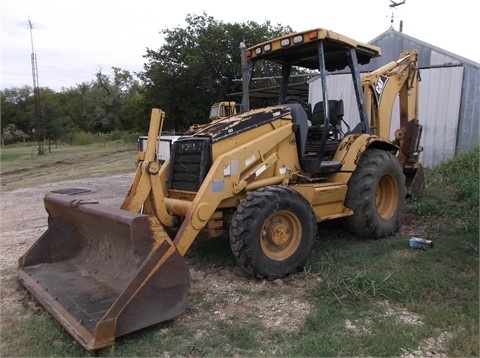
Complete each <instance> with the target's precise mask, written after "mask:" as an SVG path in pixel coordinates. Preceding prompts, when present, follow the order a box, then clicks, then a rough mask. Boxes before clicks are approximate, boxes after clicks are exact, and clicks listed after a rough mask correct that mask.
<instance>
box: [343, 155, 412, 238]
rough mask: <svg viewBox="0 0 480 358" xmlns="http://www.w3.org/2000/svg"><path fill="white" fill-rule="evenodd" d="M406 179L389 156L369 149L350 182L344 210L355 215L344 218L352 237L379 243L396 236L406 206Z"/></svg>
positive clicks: (395, 159) (397, 164)
mask: <svg viewBox="0 0 480 358" xmlns="http://www.w3.org/2000/svg"><path fill="white" fill-rule="evenodd" d="M405 195H406V189H405V176H404V174H403V171H402V168H401V167H400V165H399V163H398V160H397V158H396V157H395V156H394V155H393V154H392V153H390V152H386V151H384V150H380V149H368V150H367V151H366V152H365V153H364V154H363V155H362V158H361V159H360V162H359V163H358V165H357V169H356V170H355V172H354V173H353V175H352V176H351V178H350V180H349V181H348V192H347V197H346V199H345V206H346V207H348V208H350V209H352V210H353V211H354V214H353V216H349V217H346V218H345V223H346V226H347V227H348V229H349V230H351V231H352V232H353V233H355V234H357V235H359V236H361V237H365V238H374V239H379V238H382V237H386V236H390V235H392V234H393V233H395V232H396V231H397V230H398V228H399V225H400V221H401V218H402V210H403V207H404V205H405Z"/></svg>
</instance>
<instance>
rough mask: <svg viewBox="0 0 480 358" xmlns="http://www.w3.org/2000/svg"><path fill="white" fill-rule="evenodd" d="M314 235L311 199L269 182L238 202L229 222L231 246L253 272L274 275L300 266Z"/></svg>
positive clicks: (278, 275) (301, 266)
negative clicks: (268, 184) (271, 184)
mask: <svg viewBox="0 0 480 358" xmlns="http://www.w3.org/2000/svg"><path fill="white" fill-rule="evenodd" d="M316 236H317V223H316V219H315V214H314V212H313V209H312V207H311V205H310V203H309V202H308V201H307V200H306V199H305V198H304V197H303V196H301V195H300V194H299V193H298V192H296V191H294V190H292V189H289V188H287V187H282V186H268V187H265V188H260V189H258V190H256V191H254V192H251V193H250V194H249V195H248V196H247V198H246V199H245V200H244V201H243V202H242V203H240V205H239V206H238V208H237V211H236V212H235V214H234V215H233V218H232V223H231V226H230V247H231V249H232V252H233V254H234V256H235V258H236V259H237V261H238V262H239V264H240V265H241V266H242V267H243V268H244V269H245V271H247V272H248V273H249V274H251V275H252V276H256V277H260V278H267V279H276V278H283V277H285V276H287V275H289V274H292V273H295V272H297V271H298V270H299V269H302V268H303V266H304V265H305V262H306V261H307V259H308V258H309V257H310V255H311V253H312V250H313V246H314V244H315V239H316Z"/></svg>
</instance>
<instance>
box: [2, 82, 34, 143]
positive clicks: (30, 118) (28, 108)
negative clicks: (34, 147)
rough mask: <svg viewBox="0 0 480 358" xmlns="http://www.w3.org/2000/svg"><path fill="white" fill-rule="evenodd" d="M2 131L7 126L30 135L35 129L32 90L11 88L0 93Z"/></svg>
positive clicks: (29, 88) (27, 87) (26, 87)
mask: <svg viewBox="0 0 480 358" xmlns="http://www.w3.org/2000/svg"><path fill="white" fill-rule="evenodd" d="M0 98H1V104H0V108H1V118H2V130H3V129H4V128H5V127H6V126H7V125H9V124H14V125H15V127H16V128H18V129H19V130H21V131H23V132H25V133H27V134H28V135H30V136H31V135H32V133H33V129H34V128H35V112H34V109H35V107H34V102H33V89H32V88H31V87H30V86H24V87H21V88H17V87H13V88H10V89H5V90H3V91H0Z"/></svg>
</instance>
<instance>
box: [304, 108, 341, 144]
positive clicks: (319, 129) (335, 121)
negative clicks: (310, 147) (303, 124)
mask: <svg viewBox="0 0 480 358" xmlns="http://www.w3.org/2000/svg"><path fill="white" fill-rule="evenodd" d="M328 114H329V116H328V117H329V120H330V126H331V128H332V129H336V127H337V126H339V125H340V124H341V121H342V118H343V115H344V111H343V100H341V99H339V100H335V99H331V100H329V101H328ZM311 121H312V125H311V126H310V127H309V128H308V138H310V139H320V137H321V136H322V133H323V125H324V124H325V113H324V110H323V102H322V101H320V102H317V103H316V104H315V106H314V107H313V112H312V116H311Z"/></svg>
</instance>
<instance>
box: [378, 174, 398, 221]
mask: <svg viewBox="0 0 480 358" xmlns="http://www.w3.org/2000/svg"><path fill="white" fill-rule="evenodd" d="M375 201H376V205H377V211H378V214H379V215H380V216H381V217H382V218H383V219H385V220H388V219H390V218H391V217H393V216H394V215H395V212H396V210H397V205H398V186H397V181H396V179H395V177H394V176H393V175H391V174H385V175H383V176H382V177H381V178H380V181H379V182H378V186H377V191H376V194H375Z"/></svg>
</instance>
